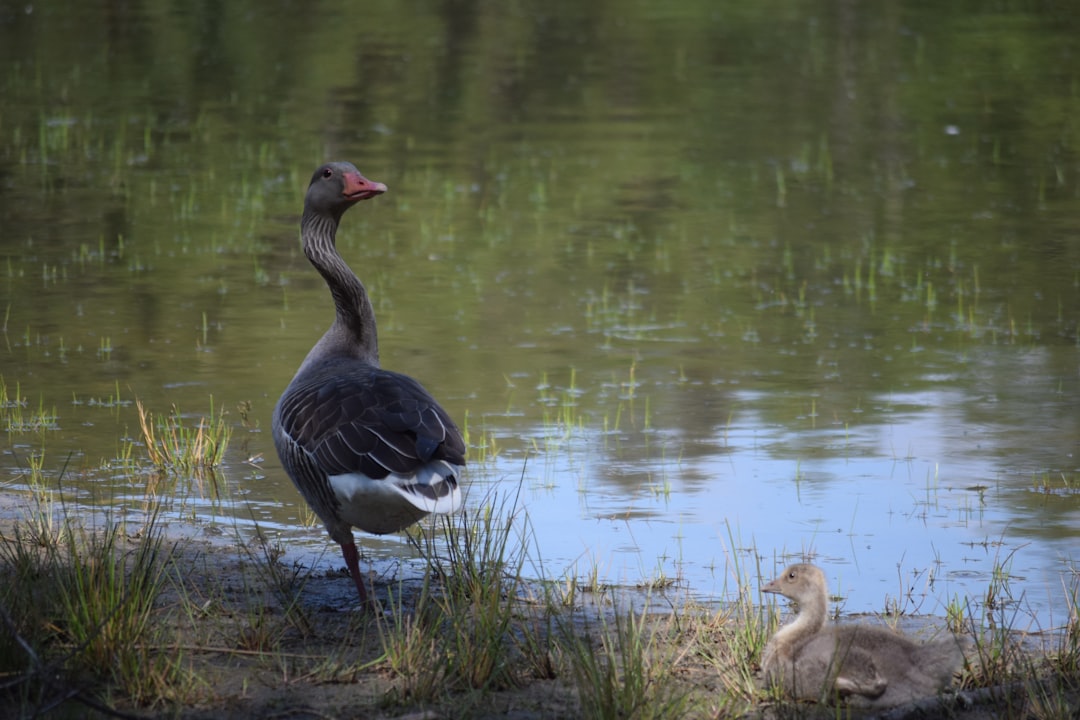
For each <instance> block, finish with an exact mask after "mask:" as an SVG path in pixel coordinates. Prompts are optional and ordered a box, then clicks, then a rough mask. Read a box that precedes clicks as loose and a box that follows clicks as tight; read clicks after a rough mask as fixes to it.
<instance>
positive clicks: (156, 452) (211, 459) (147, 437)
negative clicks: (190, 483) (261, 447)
mask: <svg viewBox="0 0 1080 720" xmlns="http://www.w3.org/2000/svg"><path fill="white" fill-rule="evenodd" d="M135 405H136V408H137V409H138V412H139V427H140V429H141V431H142V439H143V445H144V446H145V448H146V454H147V457H148V458H149V460H150V462H151V463H152V464H153V465H154V467H156V468H157V469H158V470H159V471H161V472H162V473H170V472H171V473H176V472H188V471H205V470H208V469H211V468H215V467H217V466H219V465H221V461H222V460H223V459H224V457H225V449H226V448H227V447H228V445H229V439H230V438H231V437H232V426H231V425H230V424H229V423H227V422H226V421H225V411H224V410H221V411H219V412H218V414H217V415H216V416H215V414H214V398H213V397H211V398H210V414H209V416H208V417H201V418H199V419H198V421H197V422H195V423H194V424H193V425H192V424H189V423H185V422H184V418H183V415H182V414H181V413H180V410H179V408H177V407H176V406H173V408H172V412H170V413H169V414H168V415H162V416H157V417H155V416H154V415H153V413H151V412H149V411H148V410H147V409H146V408H145V407H143V404H142V402H141V401H139V400H136V401H135Z"/></svg>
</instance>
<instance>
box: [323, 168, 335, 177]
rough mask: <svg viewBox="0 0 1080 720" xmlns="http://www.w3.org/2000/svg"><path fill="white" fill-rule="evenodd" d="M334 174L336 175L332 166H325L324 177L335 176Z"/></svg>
mask: <svg viewBox="0 0 1080 720" xmlns="http://www.w3.org/2000/svg"><path fill="white" fill-rule="evenodd" d="M333 175H334V171H333V169H332V168H323V171H322V176H323V177H324V178H329V177H333Z"/></svg>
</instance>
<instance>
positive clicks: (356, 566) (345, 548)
mask: <svg viewBox="0 0 1080 720" xmlns="http://www.w3.org/2000/svg"><path fill="white" fill-rule="evenodd" d="M341 554H342V555H344V556H345V567H347V568H349V575H352V579H353V582H354V583H356V590H357V592H359V593H360V606H361V607H363V608H364V609H365V610H367V609H370V608H371V607H372V603H371V601H370V600H368V594H367V588H365V587H364V578H363V577H361V575H360V553H359V552H357V550H356V543H354V542H352V541H351V540H350V541H349V542H345V543H341Z"/></svg>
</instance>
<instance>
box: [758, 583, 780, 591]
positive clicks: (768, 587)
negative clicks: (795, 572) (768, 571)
mask: <svg viewBox="0 0 1080 720" xmlns="http://www.w3.org/2000/svg"><path fill="white" fill-rule="evenodd" d="M761 592H763V593H778V592H780V584H779V583H777V582H776V581H775V580H770V581H769V582H767V583H765V584H764V585H762V586H761Z"/></svg>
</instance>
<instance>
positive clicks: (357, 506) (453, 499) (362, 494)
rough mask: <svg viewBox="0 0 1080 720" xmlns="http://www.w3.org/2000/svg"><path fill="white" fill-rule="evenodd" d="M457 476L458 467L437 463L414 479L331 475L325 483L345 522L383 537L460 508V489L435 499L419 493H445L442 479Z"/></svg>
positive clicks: (421, 470) (455, 488) (411, 476)
mask: <svg viewBox="0 0 1080 720" xmlns="http://www.w3.org/2000/svg"><path fill="white" fill-rule="evenodd" d="M460 472H461V468H460V467H458V466H456V465H450V464H449V463H447V462H444V461H442V460H440V461H437V462H432V463H428V464H427V465H425V466H424V467H422V468H421V469H420V470H419V471H418V472H417V473H416V474H414V475H408V476H402V475H393V474H391V475H387V476H386V477H385V478H382V479H381V480H372V479H371V478H369V477H368V476H367V475H362V474H360V473H348V474H345V475H331V476H330V477H329V480H330V487H331V488H333V490H334V495H335V496H336V497H337V499H338V501H339V502H340V503H341V509H340V512H341V517H342V518H343V519H344V520H345V522H347V523H349V524H350V525H352V526H353V527H356V528H359V529H361V530H363V531H364V532H369V533H374V534H376V535H383V534H385V533H392V532H397V531H398V530H401V529H403V528H406V527H408V526H409V525H412V524H413V523H415V522H416V521H417V520H420V519H421V518H422V517H424V516H425V515H428V514H430V513H440V514H445V513H452V512H454V511H456V510H457V509H458V508H459V507H461V489H460V488H459V487H457V486H455V487H454V488H453V489H452V491H451V492H449V493H447V494H446V495H445V496H443V497H440V498H437V499H436V498H432V497H429V496H428V494H426V493H425V492H423V491H424V490H429V491H430V490H438V491H441V492H446V490H447V487H446V484H445V483H446V481H445V478H446V477H447V476H451V475H452V476H454V477H459V473H460ZM430 494H437V493H430Z"/></svg>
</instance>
